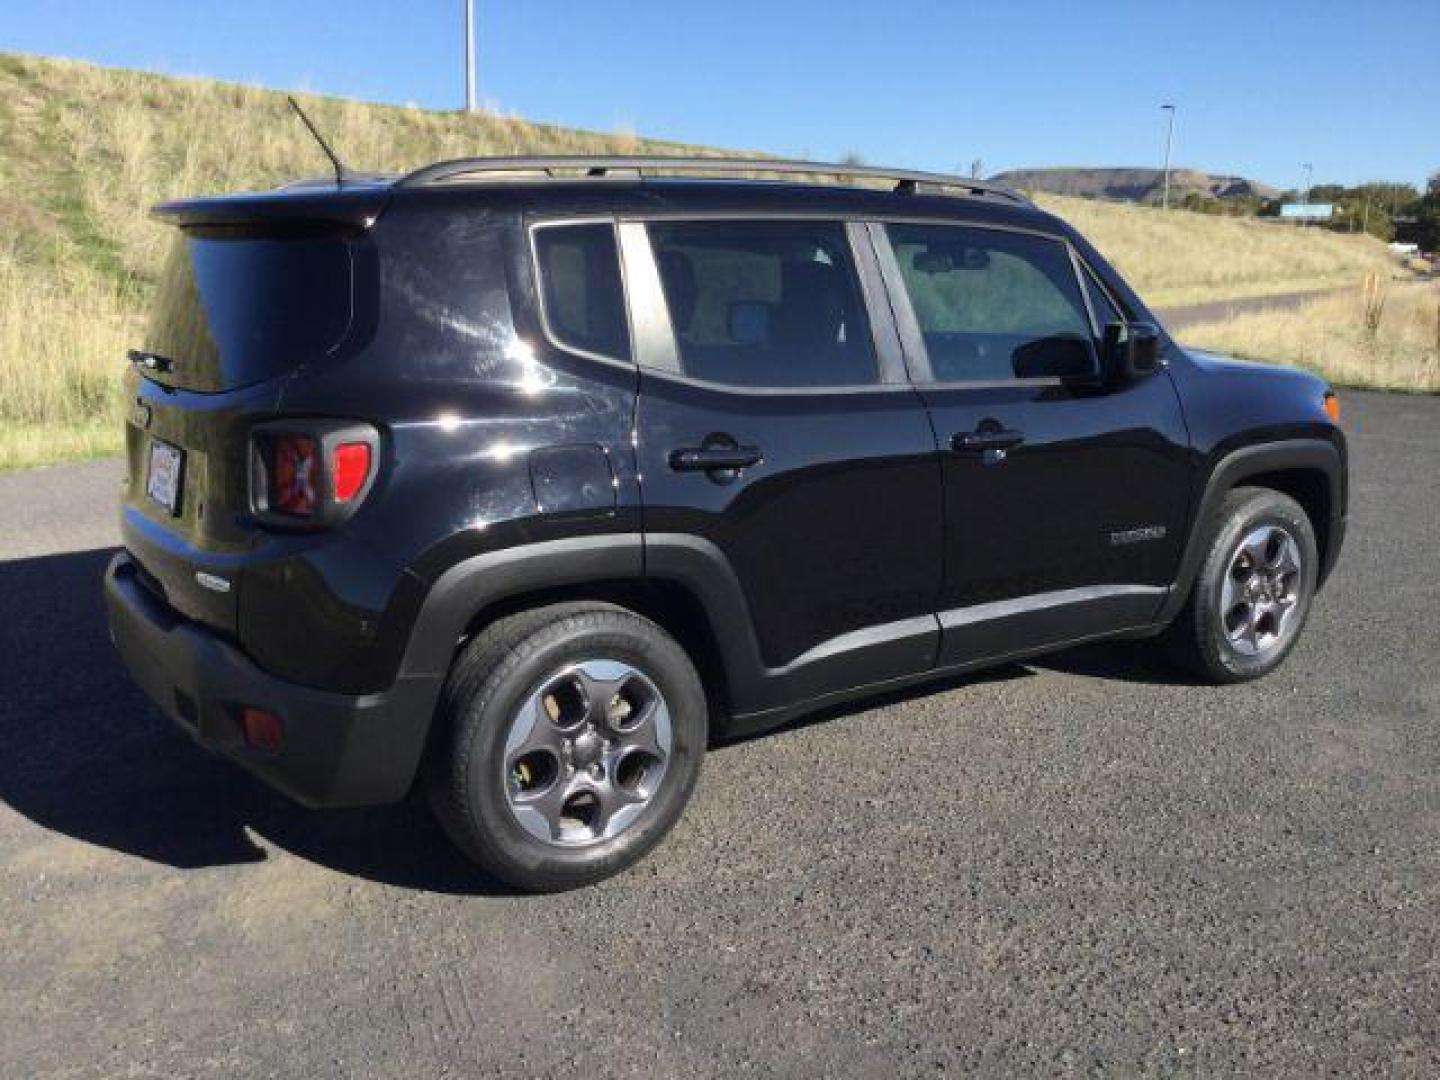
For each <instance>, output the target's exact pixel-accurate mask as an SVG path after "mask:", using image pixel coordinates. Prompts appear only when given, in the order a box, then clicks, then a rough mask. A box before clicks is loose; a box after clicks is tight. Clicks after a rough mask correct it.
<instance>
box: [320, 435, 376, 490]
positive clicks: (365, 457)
mask: <svg viewBox="0 0 1440 1080" xmlns="http://www.w3.org/2000/svg"><path fill="white" fill-rule="evenodd" d="M330 466H331V467H330V471H331V475H332V476H333V477H334V488H335V501H336V502H341V503H348V502H349V501H350V500H351V499H353V498H355V496H356V495H358V494H360V490H361V488H363V487H364V486H365V481H366V480H368V479H370V444H369V443H363V442H347V443H340V444H339V445H337V446H336V447H335V449H333V450H332V451H330Z"/></svg>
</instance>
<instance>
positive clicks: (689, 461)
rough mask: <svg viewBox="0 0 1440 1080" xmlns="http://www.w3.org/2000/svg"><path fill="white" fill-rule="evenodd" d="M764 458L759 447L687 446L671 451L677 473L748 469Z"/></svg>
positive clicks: (671, 459)
mask: <svg viewBox="0 0 1440 1080" xmlns="http://www.w3.org/2000/svg"><path fill="white" fill-rule="evenodd" d="M763 457H764V455H763V454H762V453H761V452H760V448H759V447H758V446H687V447H683V448H682V449H679V450H672V451H670V467H671V468H672V469H674V470H675V471H676V472H710V471H712V470H715V469H748V468H750V466H752V465H758V464H760V460H761V458H763Z"/></svg>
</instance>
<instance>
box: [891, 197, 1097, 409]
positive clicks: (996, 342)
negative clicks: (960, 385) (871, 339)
mask: <svg viewBox="0 0 1440 1080" xmlns="http://www.w3.org/2000/svg"><path fill="white" fill-rule="evenodd" d="M886 230H887V232H888V233H889V236H890V244H891V247H892V248H893V249H894V252H895V258H896V260H897V261H898V262H899V264H900V276H901V278H902V279H903V280H904V283H905V289H906V291H907V292H908V293H909V296H910V304H911V306H912V307H913V308H914V311H915V318H916V321H917V322H918V323H919V324H920V333H921V335H922V336H923V337H924V339H925V349H926V353H927V354H928V356H929V359H930V369H931V375H932V377H933V378H934V379H935V380H936V381H937V382H987V381H995V380H1004V379H1036V378H1069V377H1075V376H1081V375H1087V374H1090V373H1091V372H1093V370H1094V367H1095V360H1094V351H1093V341H1092V335H1091V329H1090V319H1089V315H1088V313H1087V312H1086V309H1085V301H1084V298H1083V297H1082V295H1081V293H1080V283H1079V282H1078V281H1077V280H1076V277H1075V267H1074V264H1073V263H1072V262H1071V261H1070V252H1069V251H1068V250H1067V249H1066V247H1065V245H1064V244H1063V243H1061V242H1060V241H1058V240H1050V239H1047V238H1045V237H1041V236H1032V235H1030V234H1027V233H1014V232H1006V231H1002V230H998V229H980V228H967V227H963V226H953V225H901V224H892V225H888V226H886Z"/></svg>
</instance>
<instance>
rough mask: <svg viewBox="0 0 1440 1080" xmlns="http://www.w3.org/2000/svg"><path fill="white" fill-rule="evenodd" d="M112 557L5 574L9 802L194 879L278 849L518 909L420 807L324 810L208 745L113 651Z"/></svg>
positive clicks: (40, 820)
mask: <svg viewBox="0 0 1440 1080" xmlns="http://www.w3.org/2000/svg"><path fill="white" fill-rule="evenodd" d="M112 554H113V551H112V550H107V549H99V550H93V551H80V552H73V553H70V554H65V555H54V556H46V557H43V558H32V559H17V560H13V561H10V562H3V563H0V625H3V626H4V627H5V637H4V641H5V646H4V647H3V648H0V687H3V688H4V689H3V692H0V800H3V801H4V802H5V803H7V804H8V805H9V806H11V807H12V808H14V809H15V810H16V811H17V812H19V813H20V814H22V815H24V816H25V817H26V818H28V819H30V820H31V821H33V822H35V823H36V824H38V825H40V826H42V827H43V828H46V829H51V830H54V831H55V832H59V833H63V834H65V835H68V836H72V837H75V838H76V839H78V840H83V841H85V842H87V843H91V844H98V845H101V846H103V847H107V848H111V849H113V850H115V851H120V852H124V853H126V854H130V855H136V856H139V857H140V858H144V859H150V860H152V861H154V862H158V863H164V864H167V865H170V866H174V867H179V868H184V869H189V868H197V867H211V866H226V865H233V864H240V863H248V862H258V861H261V860H263V859H265V858H266V850H265V846H264V845H265V844H273V845H275V846H277V847H280V848H283V849H284V850H286V851H289V852H291V853H293V854H295V855H297V856H300V857H301V858H305V859H308V860H310V861H312V862H315V863H318V864H321V865H324V866H328V867H331V868H333V869H335V870H338V871H341V872H344V873H348V874H355V875H358V876H360V877H365V878H370V879H373V880H376V881H381V882H385V883H387V884H391V885H398V886H402V887H409V888H415V889H425V890H431V891H438V892H452V893H466V894H507V893H508V892H509V890H508V889H507V888H506V887H505V886H504V885H502V884H500V883H498V882H495V881H494V880H492V879H490V878H489V877H487V876H485V875H484V874H483V873H482V872H481V871H480V870H479V869H478V868H476V867H475V866H474V865H473V864H471V863H470V862H469V861H467V860H466V859H464V858H463V857H462V856H461V855H460V854H459V853H458V852H457V851H455V849H454V848H452V847H451V845H450V843H449V842H448V841H447V840H446V839H445V837H444V835H443V834H442V833H441V832H440V830H439V827H438V826H437V825H436V824H435V823H434V821H433V820H432V818H431V817H430V814H429V812H428V810H427V809H426V808H425V807H424V806H423V805H422V804H421V803H420V802H419V800H415V799H412V800H410V801H408V802H405V803H402V804H400V805H398V806H392V807H379V808H375V809H369V810H341V811H323V812H322V811H311V810H306V809H305V808H303V807H300V806H298V805H296V804H294V803H292V802H290V801H289V800H288V799H287V798H285V797H284V796H283V795H280V794H278V793H276V792H274V791H271V790H270V789H269V788H268V787H266V786H265V785H263V784H262V783H260V782H259V781H258V780H254V779H252V778H251V777H250V776H249V775H248V774H246V773H245V772H244V771H243V770H241V769H240V768H239V767H238V766H235V765H233V764H231V763H229V762H226V761H224V760H222V759H220V758H218V757H216V756H214V755H212V754H210V753H208V752H207V751H205V750H203V749H202V748H200V747H199V746H198V745H196V744H195V743H193V742H192V741H191V740H190V739H189V738H188V737H187V736H186V735H184V734H183V733H182V732H180V731H179V730H178V729H176V728H174V727H173V726H172V725H171V723H170V721H169V720H167V719H166V718H165V717H164V716H163V715H162V714H161V713H160V711H159V709H157V708H156V707H155V706H153V705H152V704H151V703H150V701H149V699H147V698H146V697H145V695H144V694H143V693H142V692H141V691H140V689H139V688H138V687H137V686H135V684H134V683H133V682H132V681H131V680H130V678H129V676H128V675H127V673H126V672H125V670H124V667H123V666H122V664H121V663H120V659H119V657H118V655H117V654H116V652H115V650H114V648H113V647H112V645H111V643H110V639H109V634H108V631H107V629H106V623H105V610H104V600H103V597H102V595H101V579H102V575H103V573H104V569H105V566H106V564H107V563H108V562H109V560H110V556H111V555H112Z"/></svg>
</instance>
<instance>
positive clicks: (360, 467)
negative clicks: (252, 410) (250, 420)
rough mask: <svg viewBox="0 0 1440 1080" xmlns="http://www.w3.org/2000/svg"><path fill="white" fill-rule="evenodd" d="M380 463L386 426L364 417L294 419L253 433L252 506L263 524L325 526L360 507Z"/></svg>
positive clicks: (258, 425) (297, 526)
mask: <svg viewBox="0 0 1440 1080" xmlns="http://www.w3.org/2000/svg"><path fill="white" fill-rule="evenodd" d="M379 468H380V432H378V431H377V430H376V429H375V428H374V427H373V426H372V425H370V424H367V423H364V422H363V421H359V420H332V419H318V418H317V419H313V420H308V419H292V420H277V421H273V422H271V423H265V424H257V425H256V426H255V430H254V431H253V432H251V435H250V509H251V511H252V512H253V513H254V515H255V518H256V520H257V522H258V523H259V524H262V525H270V526H274V527H275V528H278V529H305V530H309V529H324V528H329V527H331V526H334V525H338V524H340V522H342V521H345V520H346V519H347V518H349V517H350V515H351V514H353V513H355V511H356V510H357V509H359V507H360V504H361V503H363V502H364V501H365V497H366V495H367V494H368V493H369V491H370V488H371V487H372V485H373V484H374V483H375V476H376V473H377V471H378V470H379Z"/></svg>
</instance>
